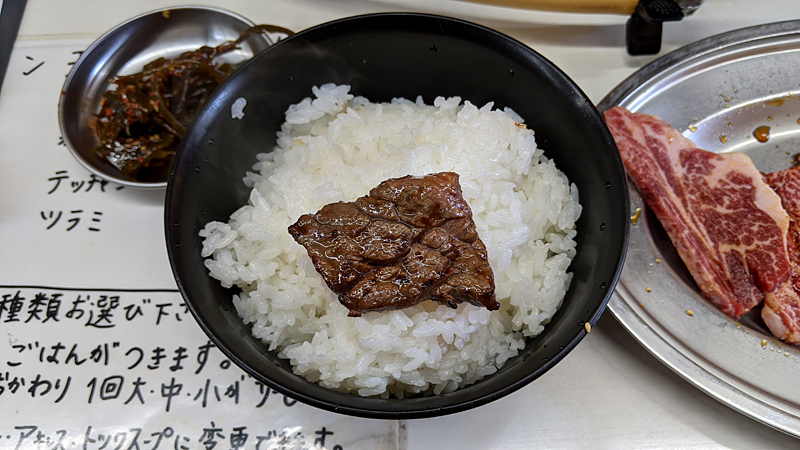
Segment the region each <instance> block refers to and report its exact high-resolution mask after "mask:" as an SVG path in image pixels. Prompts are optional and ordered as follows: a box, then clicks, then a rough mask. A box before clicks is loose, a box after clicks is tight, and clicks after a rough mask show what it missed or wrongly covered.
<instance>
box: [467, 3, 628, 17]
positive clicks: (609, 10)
mask: <svg viewBox="0 0 800 450" xmlns="http://www.w3.org/2000/svg"><path fill="white" fill-rule="evenodd" d="M463 1H468V2H472V3H484V4H487V5H496V6H509V7H512V8H524V9H538V10H541V11H556V12H574V13H599V14H624V15H630V14H633V11H634V10H635V9H636V5H638V4H639V0H463Z"/></svg>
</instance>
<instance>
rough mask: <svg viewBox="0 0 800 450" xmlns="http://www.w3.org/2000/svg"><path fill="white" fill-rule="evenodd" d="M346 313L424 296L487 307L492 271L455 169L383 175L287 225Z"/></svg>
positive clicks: (493, 304)
mask: <svg viewBox="0 0 800 450" xmlns="http://www.w3.org/2000/svg"><path fill="white" fill-rule="evenodd" d="M289 233H290V234H291V235H292V237H293V238H294V239H295V240H296V241H297V242H298V243H299V244H301V245H302V246H304V247H305V248H306V250H307V251H308V254H309V256H310V257H311V260H312V262H313V263H314V267H315V268H316V269H317V272H319V273H320V275H322V278H323V279H324V280H325V282H326V283H327V284H328V287H330V288H331V290H332V291H333V292H336V293H337V294H339V301H341V302H342V304H343V305H344V306H346V307H347V308H348V309H349V310H350V314H349V315H350V316H351V317H358V316H360V315H361V314H362V313H364V312H368V311H380V310H387V309H402V308H407V307H409V306H413V305H416V304H417V303H419V302H421V301H423V300H426V299H431V300H434V301H437V302H439V303H443V304H446V305H448V306H450V307H452V308H455V307H456V306H457V304H458V303H459V302H462V301H467V302H470V303H472V304H475V305H479V306H484V307H486V308H487V309H490V310H495V309H497V308H499V307H500V305H499V304H498V303H497V301H496V300H495V296H494V275H493V274H492V268H491V267H489V262H488V261H487V259H486V246H484V245H483V242H481V240H480V238H479V237H478V232H477V231H476V230H475V223H474V222H473V221H472V211H471V210H470V209H469V205H467V202H465V201H464V198H463V197H462V195H461V186H460V185H459V184H458V174H455V173H452V172H442V173H437V174H432V175H426V176H424V177H413V176H406V177H402V178H396V179H392V180H386V181H384V182H383V183H381V184H379V185H378V187H376V188H374V189H372V190H371V191H370V193H369V196H367V197H361V198H359V199H357V200H356V201H355V202H352V203H344V202H339V203H332V204H329V205H326V206H324V207H323V208H322V209H321V210H319V211H318V212H317V213H316V214H313V215H312V214H306V215H304V216H302V217H300V219H298V220H297V222H296V223H295V224H293V225H291V226H290V227H289Z"/></svg>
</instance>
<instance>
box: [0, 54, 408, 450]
mask: <svg viewBox="0 0 800 450" xmlns="http://www.w3.org/2000/svg"><path fill="white" fill-rule="evenodd" d="M90 43H91V42H89V41H65V40H58V41H55V40H54V41H28V42H18V43H17V44H16V45H15V48H14V52H13V53H12V56H11V61H10V64H9V68H8V72H7V74H6V79H5V85H4V88H3V93H2V96H0V236H2V244H0V336H2V340H0V448H2V449H5V448H9V449H26V448H30V449H33V448H36V449H53V450H57V449H70V448H84V449H141V450H144V449H148V450H149V449H157V448H170V449H171V448H174V449H193V448H206V449H211V448H225V449H279V448H280V449H283V448H285V449H303V448H315V447H324V448H328V449H340V450H353V449H396V448H398V445H399V444H398V442H399V437H398V436H399V431H400V427H399V423H398V422H396V421H379V420H367V419H358V418H352V417H348V416H342V415H338V414H333V413H328V412H325V411H322V410H318V409H316V408H312V407H309V406H306V405H303V404H300V403H297V402H295V401H294V400H292V399H290V398H287V397H285V396H283V395H280V394H278V393H276V392H273V391H271V390H270V389H269V388H267V387H266V386H264V385H261V384H260V383H258V382H256V381H255V380H254V379H253V378H251V377H249V376H248V375H246V374H244V372H242V371H241V370H240V369H238V367H236V366H235V365H233V364H232V363H231V362H230V361H229V360H227V359H226V358H225V357H224V355H223V354H222V353H221V352H220V351H219V350H217V349H216V348H214V346H213V344H211V343H210V341H209V340H208V338H207V337H206V336H205V334H204V333H203V332H202V331H201V330H200V328H199V327H198V326H197V324H196V322H195V321H194V319H193V318H192V317H191V314H190V313H189V312H188V310H187V308H186V305H185V304H184V302H183V299H182V297H181V296H180V294H179V293H178V291H177V289H176V288H175V283H174V279H173V278H172V273H171V270H170V267H169V262H168V258H167V254H166V245H165V242H164V230H163V200H164V191H137V190H134V189H131V188H123V187H121V186H118V185H116V184H114V183H108V182H105V181H103V180H100V179H98V178H96V177H94V176H93V175H91V174H90V173H89V172H87V171H86V170H85V169H83V168H82V167H81V166H80V165H79V164H78V163H77V161H75V160H74V158H73V157H72V155H71V154H70V153H69V151H68V149H67V148H66V147H65V146H64V144H63V141H62V140H61V135H60V131H59V127H58V120H57V102H58V97H59V92H60V90H61V87H62V85H63V82H64V80H65V77H66V75H67V73H68V72H69V70H70V67H71V64H74V62H75V61H76V60H77V59H78V57H79V56H80V52H81V51H82V50H83V49H85V48H86V47H87V46H88V45H89V44H90Z"/></svg>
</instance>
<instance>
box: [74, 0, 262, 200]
mask: <svg viewBox="0 0 800 450" xmlns="http://www.w3.org/2000/svg"><path fill="white" fill-rule="evenodd" d="M251 26H253V23H252V22H251V21H249V20H248V19H245V18H244V17H242V16H240V15H238V14H235V13H232V12H229V11H225V10H222V9H216V8H208V7H176V8H169V9H167V10H158V11H153V12H150V13H146V14H143V15H141V16H138V17H134V18H133V19H130V20H128V21H127V22H125V23H122V24H120V25H118V26H117V27H115V28H114V29H112V30H110V31H108V32H107V33H106V34H104V35H103V36H101V37H100V38H98V39H97V41H95V42H94V43H93V44H92V45H91V46H90V47H89V48H88V49H87V50H86V51H85V52H84V53H83V54H82V55H81V58H80V59H79V60H78V62H77V63H75V66H74V67H73V68H72V71H71V72H70V74H69V76H68V77H67V80H66V82H65V83H64V87H63V88H62V90H61V96H60V98H59V108H58V121H59V125H60V127H61V134H62V135H63V136H64V142H65V143H66V144H67V147H68V148H69V149H70V151H71V152H72V154H73V155H74V156H75V158H76V159H77V160H78V162H80V163H81V165H83V166H84V167H85V168H86V169H87V170H89V171H90V172H92V173H94V174H95V175H97V176H99V177H102V178H105V179H107V180H109V181H113V182H115V183H118V184H121V185H124V186H129V187H135V188H144V189H164V188H165V187H166V186H167V180H166V177H164V178H163V179H160V180H149V181H130V180H129V179H128V177H126V176H125V175H123V174H122V173H121V172H119V171H118V170H117V169H116V168H114V167H113V166H111V165H110V164H107V163H105V162H104V161H102V160H100V158H99V157H98V156H97V155H95V149H96V148H97V147H99V146H100V140H99V139H98V138H97V133H96V131H95V128H94V120H95V117H97V113H98V111H99V110H100V98H101V97H102V96H103V94H104V93H105V92H106V91H107V90H108V89H109V88H110V87H111V84H110V80H111V79H112V78H113V77H115V76H117V75H128V74H132V73H136V72H139V71H141V70H142V67H143V66H144V65H145V64H147V63H149V62H151V61H153V60H154V59H156V58H158V57H161V56H163V57H166V58H174V57H176V56H178V55H180V54H181V53H183V52H186V51H191V50H195V49H197V48H199V47H202V46H203V45H208V46H210V47H214V46H217V45H219V44H221V43H223V42H225V41H226V40H235V39H237V38H238V37H239V36H240V35H241V33H242V32H243V31H245V30H246V29H248V28H250V27H251ZM268 46H269V42H268V41H267V39H265V38H264V37H262V36H253V37H252V38H250V39H247V41H245V42H244V43H243V44H242V45H241V48H240V49H239V50H236V51H233V52H230V53H228V54H225V55H223V56H222V57H220V58H219V59H220V60H221V61H227V62H231V63H236V64H241V63H242V62H244V61H246V60H247V59H249V58H251V57H252V56H253V55H255V54H256V53H258V52H260V51H261V50H264V49H265V48H267V47H268Z"/></svg>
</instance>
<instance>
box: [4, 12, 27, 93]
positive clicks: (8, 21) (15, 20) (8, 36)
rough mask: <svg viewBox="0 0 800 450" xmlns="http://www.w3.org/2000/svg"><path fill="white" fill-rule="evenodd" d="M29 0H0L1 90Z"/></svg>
mask: <svg viewBox="0 0 800 450" xmlns="http://www.w3.org/2000/svg"><path fill="white" fill-rule="evenodd" d="M26 2H27V0H5V1H2V2H0V5H2V10H0V92H1V91H2V88H3V78H4V77H5V74H6V69H7V68H8V60H9V58H11V50H13V49H14V41H16V39H17V31H19V24H20V22H22V14H23V13H24V12H25V3H26Z"/></svg>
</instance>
